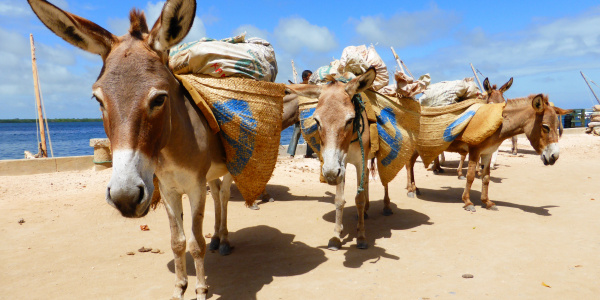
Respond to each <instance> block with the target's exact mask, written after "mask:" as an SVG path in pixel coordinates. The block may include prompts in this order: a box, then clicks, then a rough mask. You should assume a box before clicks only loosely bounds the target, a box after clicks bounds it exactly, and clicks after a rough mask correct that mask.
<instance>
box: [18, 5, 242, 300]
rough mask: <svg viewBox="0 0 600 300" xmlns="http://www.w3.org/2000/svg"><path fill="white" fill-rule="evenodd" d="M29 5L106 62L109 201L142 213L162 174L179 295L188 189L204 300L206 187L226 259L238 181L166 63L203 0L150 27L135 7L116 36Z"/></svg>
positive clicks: (102, 91)
mask: <svg viewBox="0 0 600 300" xmlns="http://www.w3.org/2000/svg"><path fill="white" fill-rule="evenodd" d="M28 1H29V4H30V6H31V8H32V9H33V11H34V12H35V14H36V15H37V16H38V18H39V19H40V20H41V21H42V22H43V23H44V24H45V25H46V26H47V27H48V28H49V29H50V30H52V31H53V32H54V33H55V34H56V35H58V36H60V37H61V38H63V39H64V40H65V41H67V42H69V43H71V44H73V45H74V46H77V47H79V48H81V49H83V50H85V51H88V52H91V53H95V54H98V55H100V56H101V57H102V61H103V66H102V70H101V71H100V75H99V76H98V79H97V81H96V82H95V83H94V85H93V86H92V90H93V95H94V96H93V98H95V99H96V100H97V101H98V103H99V105H100V110H101V112H102V119H103V122H104V130H105V131H106V135H107V136H108V138H109V139H110V141H111V144H112V149H113V173H112V176H111V179H110V182H109V183H108V186H107V189H106V201H107V202H108V203H109V204H110V205H112V206H113V207H115V208H116V209H118V210H119V211H120V212H121V214H122V215H123V216H125V217H129V218H139V217H143V216H145V215H146V214H147V213H148V210H149V207H150V202H151V201H150V200H151V198H152V193H153V191H154V185H153V182H152V181H153V174H156V176H157V178H158V181H159V188H160V193H161V197H162V199H163V200H164V203H165V207H166V210H167V215H168V217H169V223H170V227H171V248H172V249H173V254H174V256H175V273H176V276H177V280H176V283H175V291H174V292H173V298H174V299H182V298H183V294H184V292H185V290H186V288H187V285H188V279H187V272H186V261H185V252H186V238H185V234H184V230H183V213H182V200H181V197H182V195H183V194H184V193H185V194H187V195H188V197H189V201H190V206H191V212H192V235H191V237H190V239H189V247H190V253H191V255H192V257H193V258H194V263H195V267H196V274H197V281H196V295H197V297H198V299H206V295H207V291H208V286H207V284H206V278H205V274H204V256H205V254H206V242H205V240H204V236H203V235H202V221H203V218H204V206H205V200H206V183H207V181H208V183H209V186H210V188H211V192H212V195H213V198H214V201H215V212H216V214H217V215H216V218H215V219H216V222H215V223H216V224H215V237H214V238H213V240H212V241H211V245H212V247H213V248H215V247H219V249H220V252H221V253H222V254H227V253H228V252H229V251H230V247H229V243H228V239H227V227H226V222H227V218H226V214H227V200H228V199H229V192H230V190H229V187H230V185H231V182H232V178H231V175H230V174H229V173H228V171H227V167H226V164H225V161H224V158H225V153H224V149H223V145H222V143H221V140H220V138H219V136H218V135H216V134H214V133H212V132H211V130H210V128H209V126H208V123H207V121H206V119H205V118H204V116H203V115H202V113H201V112H200V110H199V109H198V108H197V107H196V106H195V104H194V102H193V101H192V100H191V97H190V96H189V94H188V93H187V91H186V90H185V88H184V87H183V86H182V85H181V84H180V83H179V82H178V81H177V80H176V78H175V77H174V76H173V73H171V71H170V69H169V67H168V49H169V48H170V47H172V46H173V45H176V44H177V43H179V42H180V41H181V40H183V38H184V37H185V36H186V35H187V34H188V32H189V30H190V28H191V26H192V22H193V20H194V16H195V13H196V2H195V1H194V0H167V2H166V3H165V5H164V7H163V9H162V12H161V15H160V17H159V18H158V20H157V21H156V23H155V24H154V26H153V27H152V29H151V30H148V25H147V24H146V19H145V16H144V14H143V13H142V12H140V11H137V10H135V9H134V10H132V11H131V13H130V15H129V19H130V23H131V27H130V29H129V32H128V33H127V34H125V35H124V36H121V37H117V36H115V35H113V34H112V33H110V32H108V31H107V30H105V29H104V28H102V27H100V26H98V25H96V24H95V23H93V22H91V21H89V20H87V19H84V18H81V17H79V16H76V15H73V14H71V13H68V12H65V11H63V10H61V9H59V8H57V7H56V6H54V5H52V4H50V3H48V2H47V1H45V0H28ZM221 176H225V177H224V180H223V182H221V181H220V180H219V177H221Z"/></svg>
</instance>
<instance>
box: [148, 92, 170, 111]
mask: <svg viewBox="0 0 600 300" xmlns="http://www.w3.org/2000/svg"><path fill="white" fill-rule="evenodd" d="M166 100H167V95H158V96H157V97H156V98H154V99H152V102H150V109H154V108H157V107H160V106H162V105H163V104H164V103H165V101H166Z"/></svg>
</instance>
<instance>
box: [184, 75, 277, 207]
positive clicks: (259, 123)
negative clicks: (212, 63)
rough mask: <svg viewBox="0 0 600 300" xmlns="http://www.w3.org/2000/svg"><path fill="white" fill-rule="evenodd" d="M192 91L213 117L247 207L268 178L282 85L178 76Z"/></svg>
mask: <svg viewBox="0 0 600 300" xmlns="http://www.w3.org/2000/svg"><path fill="white" fill-rule="evenodd" d="M179 76H181V77H183V78H184V79H185V80H186V81H187V82H189V83H190V85H191V86H193V88H194V91H195V92H197V94H198V95H199V96H200V97H201V98H202V99H204V100H205V101H206V102H207V103H208V105H209V107H210V108H211V110H212V113H213V114H214V116H215V118H216V120H217V122H218V124H219V127H220V137H221V140H222V142H223V147H224V148H225V154H226V164H227V169H228V171H229V172H230V173H231V175H232V176H233V178H234V180H235V182H236V185H237V187H238V189H239V190H240V193H241V194H242V196H243V197H244V199H245V200H246V205H251V204H252V203H253V202H254V200H255V199H257V198H258V196H259V195H260V193H261V192H262V191H264V189H265V186H266V185H267V182H268V181H269V179H270V178H271V175H272V174H273V169H274V168H275V163H276V162H277V154H278V152H279V140H280V137H281V121H282V120H281V118H282V111H283V96H284V92H285V85H283V84H278V83H271V82H264V81H256V80H252V79H245V78H237V77H228V78H215V77H211V76H208V75H199V74H186V75H179Z"/></svg>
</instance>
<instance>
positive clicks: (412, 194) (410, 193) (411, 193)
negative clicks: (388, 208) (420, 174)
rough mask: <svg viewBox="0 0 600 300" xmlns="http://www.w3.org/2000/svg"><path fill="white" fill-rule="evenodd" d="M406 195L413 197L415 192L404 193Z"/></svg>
mask: <svg viewBox="0 0 600 300" xmlns="http://www.w3.org/2000/svg"><path fill="white" fill-rule="evenodd" d="M406 196H407V197H408V198H414V197H415V193H414V192H408V193H406Z"/></svg>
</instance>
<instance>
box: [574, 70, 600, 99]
mask: <svg viewBox="0 0 600 300" xmlns="http://www.w3.org/2000/svg"><path fill="white" fill-rule="evenodd" d="M579 73H581V76H582V77H583V80H585V83H586V84H587V86H588V87H589V88H590V91H592V94H594V98H596V101H598V104H600V100H598V96H596V93H594V90H593V89H592V86H591V85H590V83H589V82H588V81H587V78H585V75H583V72H581V71H579Z"/></svg>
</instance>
